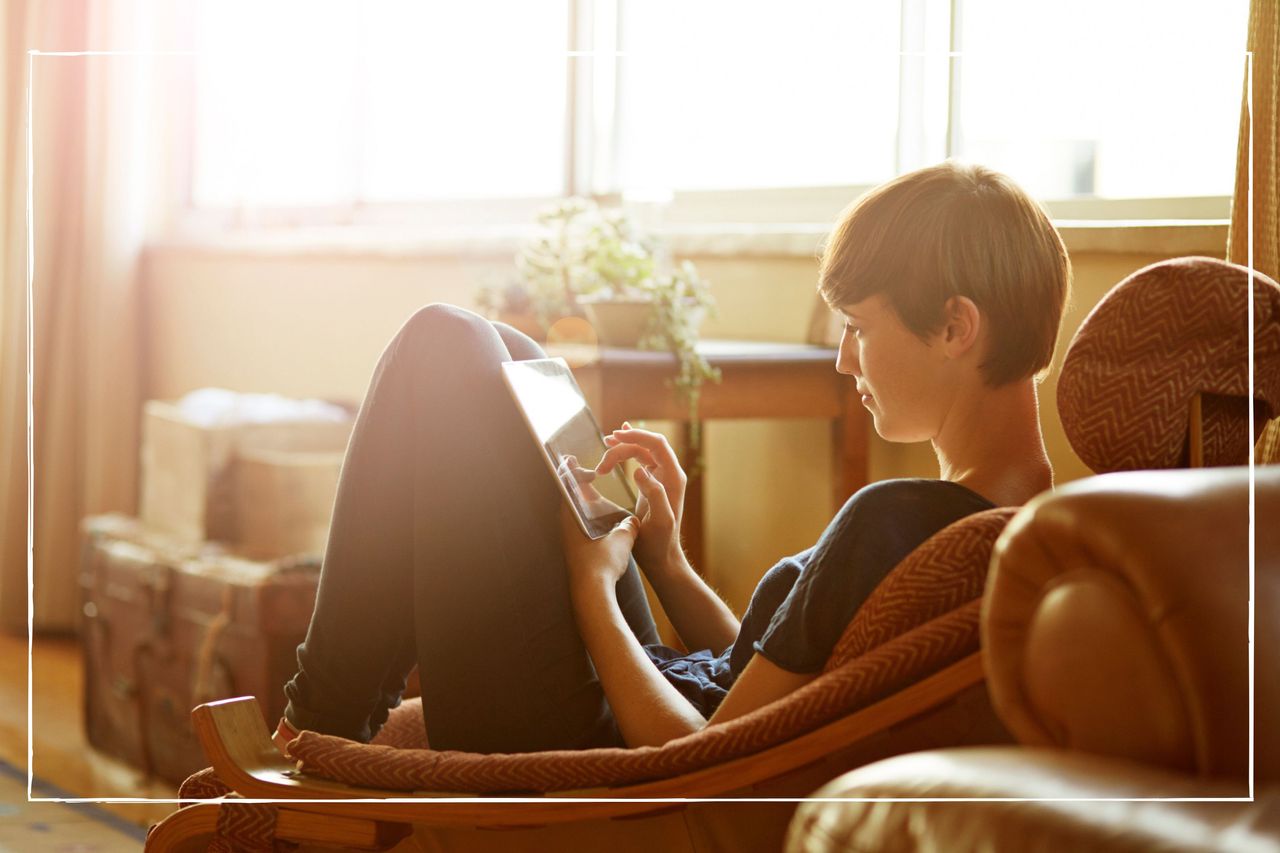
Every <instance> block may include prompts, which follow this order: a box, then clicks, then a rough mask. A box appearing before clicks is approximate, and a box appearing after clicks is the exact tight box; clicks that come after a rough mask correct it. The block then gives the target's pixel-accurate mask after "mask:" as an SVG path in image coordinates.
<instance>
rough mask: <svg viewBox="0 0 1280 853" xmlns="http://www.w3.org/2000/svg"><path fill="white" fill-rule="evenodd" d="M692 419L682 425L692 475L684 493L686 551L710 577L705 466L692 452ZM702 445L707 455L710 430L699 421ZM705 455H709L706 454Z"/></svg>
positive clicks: (683, 453) (685, 463)
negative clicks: (704, 484)
mask: <svg viewBox="0 0 1280 853" xmlns="http://www.w3.org/2000/svg"><path fill="white" fill-rule="evenodd" d="M693 428H694V427H693V424H692V422H688V421H685V422H682V423H681V424H680V465H681V467H683V468H684V469H685V471H686V472H687V473H688V475H689V481H688V483H686V484H685V493H684V520H683V522H682V523H681V527H682V528H683V533H684V551H685V553H686V554H687V555H688V556H689V562H690V563H691V564H692V565H693V568H694V571H696V572H697V573H698V574H700V575H703V576H704V577H705V576H706V558H707V552H706V536H705V529H704V526H703V525H704V518H705V516H704V509H705V505H704V499H703V488H702V487H703V472H702V466H701V465H697V464H696V463H697V461H698V459H697V456H695V455H694V453H693V452H692V449H691V448H692V444H693ZM698 431H699V433H700V434H701V435H700V438H701V447H700V449H699V451H698V452H699V454H705V453H706V448H707V430H706V428H705V424H699V430H698ZM703 458H705V455H704V457H703Z"/></svg>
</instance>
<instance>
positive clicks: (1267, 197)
mask: <svg viewBox="0 0 1280 853" xmlns="http://www.w3.org/2000/svg"><path fill="white" fill-rule="evenodd" d="M1277 41H1280V4H1277V3H1276V2H1275V0H1252V2H1251V3H1250V5H1249V38H1248V48H1247V49H1248V50H1251V51H1253V117H1252V121H1250V116H1249V109H1248V104H1246V105H1245V106H1244V107H1243V108H1242V109H1241V113H1240V144H1239V147H1238V153H1237V156H1236V190H1235V198H1234V201H1233V203H1232V210H1231V228H1230V231H1229V232H1228V236H1227V260H1229V261H1232V262H1233V263H1237V264H1247V263H1248V262H1249V237H1248V235H1249V212H1250V209H1249V139H1250V135H1251V134H1252V138H1253V268H1254V269H1256V270H1258V271H1259V272H1262V273H1266V274H1267V275H1269V276H1271V277H1272V278H1273V279H1278V280H1280V218H1278V211H1280V175H1277V174H1276V169H1277V166H1278V164H1280V137H1278V136H1277V135H1276V134H1277V131H1278V130H1280V129H1278V128H1277V127H1276V112H1277V107H1278V106H1280V53H1277V51H1276V43H1277ZM1257 461H1258V463H1259V464H1264V463H1280V417H1278V418H1275V419H1273V420H1272V421H1271V423H1270V424H1269V425H1268V426H1267V428H1266V430H1264V431H1263V433H1262V437H1261V438H1260V439H1259V440H1258V448H1257Z"/></svg>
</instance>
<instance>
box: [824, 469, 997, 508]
mask: <svg viewBox="0 0 1280 853" xmlns="http://www.w3.org/2000/svg"><path fill="white" fill-rule="evenodd" d="M923 505H943V506H955V507H974V508H975V509H974V510H973V511H978V510H979V509H990V508H992V507H993V506H995V504H993V503H991V501H989V500H987V499H986V498H984V497H983V496H982V495H980V494H978V493H977V492H975V491H973V490H972V489H969V488H967V487H965V486H962V485H960V484H959V483H953V482H951V481H950V480H930V479H925V478H915V477H903V478H898V479H893V480H879V481H877V482H875V483H870V484H868V485H866V486H863V487H862V488H861V489H859V490H858V491H857V492H855V493H854V494H853V497H851V498H849V502H848V504H847V505H846V506H847V507H848V508H850V509H855V510H867V511H873V512H876V513H879V512H882V511H884V510H886V509H894V508H919V507H921V506H923Z"/></svg>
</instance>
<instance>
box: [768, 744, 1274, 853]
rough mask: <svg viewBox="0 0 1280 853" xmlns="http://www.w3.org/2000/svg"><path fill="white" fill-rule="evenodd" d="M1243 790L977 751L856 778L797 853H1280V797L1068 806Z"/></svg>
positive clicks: (908, 758)
mask: <svg viewBox="0 0 1280 853" xmlns="http://www.w3.org/2000/svg"><path fill="white" fill-rule="evenodd" d="M1247 794H1248V792H1247V789H1245V788H1243V787H1241V786H1239V785H1233V784H1230V783H1223V782H1216V781H1215V782H1206V781H1198V780H1196V779H1194V778H1193V777H1190V776H1185V775H1179V774H1174V773H1170V772H1167V771H1163V770H1157V769H1155V768H1151V767H1144V766H1142V765H1139V764H1136V763H1134V762H1131V761H1128V760H1123V759H1114V758H1105V757H1100V756H1090V755H1082V754H1079V753H1067V752H1065V751H1062V750H1049V749H1031V748H1028V747H973V748H959V749H947V750H934V751H930V752H918V753H914V754H911V755H903V756H898V757H896V758H890V759H887V760H885V761H879V762H876V763H875V764H870V765H867V766H866V767H862V768H859V769H857V770H854V771H852V772H850V773H846V774H845V775H844V776H841V777H839V778H838V779H836V780H834V781H832V782H830V783H829V784H827V785H825V786H824V787H823V788H821V789H819V790H818V791H817V792H816V793H814V794H813V795H812V797H811V799H810V800H809V801H806V802H805V803H803V804H802V805H801V806H800V808H799V810H798V811H797V812H796V816H795V819H794V820H793V821H792V823H791V828H790V830H789V832H788V842H787V850H788V851H791V853H835V851H868V850H876V851H886V852H887V853H897V851H915V850H947V851H949V853H953V852H954V851H984V853H987V852H988V851H1001V850H1009V851H1018V852H1019V853H1024V851H1041V850H1042V851H1057V850H1090V851H1120V850H1126V851H1128V850H1162V851H1181V850H1198V851H1203V850H1241V851H1244V850H1258V851H1263V850H1266V851H1275V850H1277V849H1280V788H1270V789H1267V790H1264V791H1261V792H1259V795H1258V797H1257V799H1256V801H1255V802H1247V801H1246V802H1219V803H1197V802H1191V803H1188V802H1161V801H1158V800H1157V801H1145V802H1080V801H1078V799H1077V800H1076V801H1072V800H1071V799H1070V798H1089V799H1095V798H1141V797H1240V796H1247ZM823 797H871V798H943V799H945V798H1052V799H1053V800H1054V801H1050V802H1026V801H1024V802H924V803H922V802H893V801H886V800H884V799H879V800H878V801H877V800H872V801H869V802H818V801H817V800H818V799H819V798H823Z"/></svg>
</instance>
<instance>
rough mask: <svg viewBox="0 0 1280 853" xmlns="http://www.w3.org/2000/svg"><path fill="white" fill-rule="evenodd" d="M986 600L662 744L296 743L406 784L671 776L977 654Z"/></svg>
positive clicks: (326, 765)
mask: <svg viewBox="0 0 1280 853" xmlns="http://www.w3.org/2000/svg"><path fill="white" fill-rule="evenodd" d="M979 604H980V602H979V601H977V600H974V601H971V602H969V603H967V604H965V605H963V606H962V607H960V608H959V609H956V610H953V611H951V612H949V613H945V614H943V615H942V616H939V617H937V618H934V619H931V620H929V621H927V622H925V623H923V624H921V625H919V626H917V627H915V628H913V629H911V630H910V631H908V632H907V633H905V634H903V635H901V636H898V637H895V638H893V639H892V640H890V641H889V642H887V643H884V644H882V645H879V646H877V647H876V648H874V649H872V650H871V651H870V652H868V653H866V654H864V655H862V656H860V657H858V658H856V659H854V660H852V661H850V662H848V663H846V664H845V665H843V666H841V667H839V668H837V669H835V670H832V671H831V672H828V673H825V674H824V675H822V676H821V677H819V678H818V679H816V680H814V681H812V682H810V683H809V684H807V685H805V687H803V688H801V689H800V690H797V691H796V692H795V693H792V694H791V695H789V696H787V697H785V698H783V699H781V700H779V701H777V702H775V703H773V704H771V705H768V706H766V707H764V708H760V709H758V710H756V711H754V712H752V713H750V714H747V715H745V716H743V717H740V718H738V719H736V720H731V721H729V722H727V723H725V724H723V725H718V726H714V727H712V728H707V729H703V730H702V731H700V732H696V733H694V734H691V735H688V736H686V737H683V738H679V739H677V740H674V741H671V742H670V743H668V744H665V745H663V746H661V747H641V748H638V749H589V750H580V751H574V750H558V751H548V752H534V753H521V754H497V755H476V754H471V753H461V752H448V751H435V750H429V749H428V750H417V749H396V748H394V747H389V746H372V745H363V744H356V743H353V742H351V741H348V740H344V739H342V738H337V737H332V736H329V735H321V734H317V733H315V732H302V733H301V734H300V735H299V736H298V738H297V739H296V740H294V741H293V742H292V743H291V744H290V745H289V749H290V750H291V752H292V753H293V755H294V756H295V757H297V758H298V759H299V767H300V769H301V770H302V771H303V772H305V773H309V774H313V775H316V776H321V777H325V778H329V779H335V780H338V781H342V782H346V783H348V784H353V785H362V786H366V787H377V788H386V789H391V790H402V791H413V790H430V791H468V792H483V793H497V792H514V791H559V790H567V789H574V788H584V787H597V786H608V785H623V784H630V783H634V782H640V781H644V780H649V779H662V778H669V777H671V776H676V775H679V774H682V773H688V772H691V771H693V770H697V769H699V768H702V767H707V766H710V765H712V764H717V763H720V762H723V761H727V760H730V759H733V758H737V757H740V756H743V755H748V754H751V753H754V752H758V751H760V750H761V749H765V748H767V747H769V746H773V745H775V744H777V743H781V742H783V741H785V740H787V739H790V738H793V737H796V736H798V735H800V734H803V733H804V732H807V731H810V730H812V729H814V728H817V727H818V726H821V725H822V724H824V723H827V722H829V721H831V720H833V719H835V718H836V717H839V716H841V715H844V714H848V713H850V712H852V711H854V710H857V709H858V708H861V707H865V706H866V705H869V704H871V703H873V702H875V701H876V700H878V699H881V698H883V697H885V696H887V695H890V694H892V693H894V692H895V691H897V690H900V689H902V688H903V687H905V686H906V685H908V684H911V683H913V682H916V681H919V680H920V679H921V678H924V677H925V676H927V675H930V674H932V673H934V672H936V671H938V670H939V669H941V668H943V667H945V666H947V665H948V664H951V663H954V662H955V661H957V660H959V659H960V658H962V657H963V656H965V655H967V654H972V653H973V652H974V651H976V650H977V641H978V611H979Z"/></svg>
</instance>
